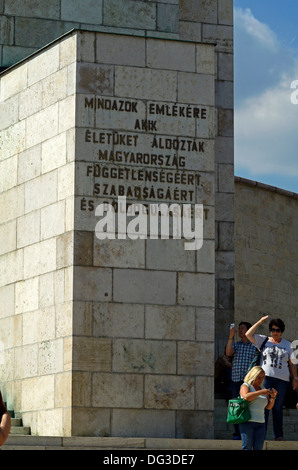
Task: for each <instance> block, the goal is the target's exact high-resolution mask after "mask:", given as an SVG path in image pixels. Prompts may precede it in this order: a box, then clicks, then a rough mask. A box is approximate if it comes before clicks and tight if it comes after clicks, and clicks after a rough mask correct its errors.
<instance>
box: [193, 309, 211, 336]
mask: <svg viewBox="0 0 298 470" xmlns="http://www.w3.org/2000/svg"><path fill="white" fill-rule="evenodd" d="M214 326H215V318H214V310H213V309H208V308H199V307H198V308H196V330H195V331H196V338H195V339H196V340H197V341H210V342H212V341H213V338H214Z"/></svg>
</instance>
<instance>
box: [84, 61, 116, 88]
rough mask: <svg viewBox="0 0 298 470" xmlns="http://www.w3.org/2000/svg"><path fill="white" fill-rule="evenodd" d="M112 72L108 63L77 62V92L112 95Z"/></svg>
mask: <svg viewBox="0 0 298 470" xmlns="http://www.w3.org/2000/svg"><path fill="white" fill-rule="evenodd" d="M113 72H114V69H113V67H112V66H109V65H102V64H87V63H83V62H81V63H79V64H78V70H77V74H78V75H77V91H78V93H94V94H97V95H108V96H111V95H113V87H114V82H113V78H114V77H113Z"/></svg>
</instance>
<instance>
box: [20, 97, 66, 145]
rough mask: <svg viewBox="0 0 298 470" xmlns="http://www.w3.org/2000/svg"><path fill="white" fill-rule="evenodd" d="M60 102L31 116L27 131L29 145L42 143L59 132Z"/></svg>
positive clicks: (27, 122)
mask: <svg viewBox="0 0 298 470" xmlns="http://www.w3.org/2000/svg"><path fill="white" fill-rule="evenodd" d="M58 122H59V121H58V104H57V103H56V104H54V105H53V106H50V107H48V108H46V109H44V110H42V111H40V112H38V113H36V114H34V115H32V116H29V117H28V119H27V121H26V124H27V132H26V142H27V146H28V147H33V146H34V145H37V144H40V143H41V142H43V141H45V140H47V139H50V138H51V137H54V136H55V135H56V134H58Z"/></svg>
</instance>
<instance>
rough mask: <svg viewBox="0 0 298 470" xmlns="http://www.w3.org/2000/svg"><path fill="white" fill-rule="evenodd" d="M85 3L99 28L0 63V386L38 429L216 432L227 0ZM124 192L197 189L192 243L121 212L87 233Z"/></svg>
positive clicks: (145, 195) (223, 309) (170, 199)
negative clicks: (123, 221) (133, 231)
mask: <svg viewBox="0 0 298 470" xmlns="http://www.w3.org/2000/svg"><path fill="white" fill-rule="evenodd" d="M27 3H28V4H29V3H30V2H27ZM27 3H26V4H24V5H22V7H20V6H19V7H18V9H17V10H16V9H15V5H14V4H13V3H12V2H9V1H4V2H2V4H1V6H0V8H2V10H3V12H4V15H3V21H5V22H7V24H9V25H10V28H13V27H14V28H19V30H18V34H16V31H17V29H16V30H15V34H14V35H11V36H10V34H12V30H11V29H9V28H6V29H5V36H3V37H4V39H5V40H4V42H3V46H2V47H1V48H0V49H1V53H2V58H4V57H12V56H13V52H18V54H24V53H25V50H27V51H28V52H29V48H28V46H29V45H30V42H28V41H27V40H26V37H27V39H28V35H27V36H26V34H25V32H24V30H23V29H22V28H21V25H22V24H23V25H24V24H27V23H26V21H25V22H24V21H23V23H22V19H23V20H24V18H25V17H28V18H29V17H30V12H29V13H28V11H27V10H26V8H27V7H28V4H27ZM60 3H61V9H57V11H56V10H55V11H56V13H54V9H52V10H51V12H50V13H49V11H45V10H44V8H42V9H41V10H38V13H36V15H35V18H34V22H33V19H32V18H31V19H30V24H31V26H32V28H31V29H32V33H33V34H32V36H31V38H33V37H36V38H37V37H39V36H38V34H37V32H38V28H39V27H37V24H39V25H40V21H41V22H44V21H48V20H49V17H48V18H45V16H47V15H50V16H52V17H51V21H50V22H51V25H52V26H54V24H55V27H56V28H58V29H59V28H60V30H61V31H62V30H63V28H65V27H66V26H65V22H64V21H63V19H65V18H66V17H67V18H68V19H69V21H70V22H75V21H76V20H77V17H75V16H74V13H72V15H70V12H69V11H68V14H66V9H67V3H66V2H64V1H63V0H61V2H60ZM87 3H88V8H87V9H85V8H83V10H81V9H80V19H81V21H82V22H83V23H84V24H86V26H87V25H88V22H89V23H92V24H93V27H92V29H96V30H101V32H98V31H97V32H95V31H94V32H92V31H89V32H88V31H85V32H83V31H81V32H80V31H74V32H72V33H69V34H68V35H66V36H64V37H61V38H60V39H59V40H57V41H55V42H54V43H52V44H51V45H49V46H47V47H45V48H44V49H43V50H42V51H40V52H39V53H37V54H35V55H33V56H32V57H29V58H28V59H26V60H24V61H23V62H21V63H20V64H18V65H17V66H15V67H13V68H12V69H11V70H7V71H6V72H5V73H4V74H2V75H1V77H0V78H1V82H0V86H1V88H0V100H1V116H0V144H1V145H0V175H1V176H0V201H1V206H0V224H1V225H0V240H1V244H0V250H1V251H0V299H1V302H2V305H3V310H2V313H1V319H0V325H1V329H0V331H1V336H0V341H2V344H3V347H4V358H3V360H4V364H5V366H4V367H3V368H2V372H1V377H0V379H1V383H2V390H3V391H4V396H5V398H6V400H7V401H8V403H9V405H10V406H11V407H12V408H14V409H15V410H17V411H21V412H22V414H23V420H24V424H25V425H29V426H31V429H32V432H33V433H34V434H41V435H42V434H47V435H94V436H95V435H100V436H155V437H185V438H187V437H193V438H201V437H212V435H213V387H214V383H213V364H214V348H215V346H216V336H217V338H218V337H220V335H221V333H220V332H219V333H218V334H217V335H216V336H215V332H214V326H215V310H217V312H218V313H220V315H219V316H218V318H219V321H217V323H218V324H219V325H220V326H221V325H222V324H224V323H225V321H226V320H228V319H229V316H231V314H232V300H231V292H232V280H233V260H232V257H233V253H232V245H233V236H232V229H233V211H232V205H233V204H232V203H233V187H232V183H231V181H232V182H233V181H234V178H233V175H232V169H233V154H232V150H233V145H232V144H233V137H232V127H231V122H232V102H231V90H232V60H231V58H232V43H231V40H232V2H231V1H228V0H222V1H219V2H217V1H215V0H212V1H210V2H207V3H208V5H207V3H206V2H201V1H200V0H192V1H187V2H186V1H180V3H178V1H176V0H173V1H172V2H168V3H167V4H165V3H163V2H159V1H156V2H150V3H147V2H143V1H133V2H132V1H127V2H120V1H117V2H116V0H113V5H114V8H113V9H111V4H112V2H111V1H110V0H109V2H107V1H105V0H102V2H100V3H101V6H102V8H101V9H100V14H99V12H97V13H96V16H94V17H91V20H90V11H91V10H92V8H94V7H95V2H93V0H90V1H88V2H87ZM98 3H99V2H96V6H97V7H98ZM120 3H121V5H122V6H121V5H120ZM119 5H120V6H121V8H120V9H119V8H118V7H119ZM20 8H21V10H20ZM144 9H145V10H146V15H144V11H145V10H144ZM148 9H150V14H147V13H148ZM94 11H95V10H94ZM96 11H97V10H96ZM86 12H87V13H86ZM88 12H89V13H88ZM170 13H171V14H170ZM174 13H175V14H174ZM76 14H78V11H76ZM12 15H15V21H12V17H13V16H12ZM28 15H29V16H28ZM53 15H54V16H53ZM84 15H85V16H84ZM62 17H63V18H62ZM28 18H27V19H28ZM170 19H171V21H170ZM87 20H88V21H87ZM28 21H29V20H28ZM33 23H34V24H33ZM83 23H82V24H83ZM34 25H35V26H34ZM73 25H74V24H73ZM44 26H46V25H44ZM48 26H49V25H48ZM89 26H90V25H89ZM88 29H90V28H89V27H88ZM45 31H46V30H45ZM47 31H53V28H50V29H49V30H47ZM21 32H22V33H23V36H22V37H23V40H22V41H21V42H22V44H21V46H20V48H21V49H22V50H21V49H19V48H18V49H17V44H16V43H14V44H12V39H10V38H12V37H14V38H20V37H21ZM34 32H35V33H36V36H34ZM119 32H121V33H122V34H119ZM115 33H117V34H115ZM125 33H126V34H125ZM56 36H58V34H57V35H56ZM148 36H151V37H148ZM180 39H183V40H182V41H181V40H180ZM15 41H16V39H15ZM26 41H27V42H26ZM26 47H27V49H26ZM31 47H32V49H30V52H31V50H32V51H33V50H34V48H36V47H37V43H36V44H35V43H34V45H33V44H31V45H30V48H31ZM2 63H4V62H2ZM6 64H7V62H6ZM9 65H11V64H9ZM2 110H3V112H2ZM119 196H121V197H123V196H125V197H126V202H128V204H131V203H135V202H139V203H141V204H143V205H144V206H145V207H147V208H148V205H149V204H160V203H166V204H168V205H170V204H172V203H176V204H180V206H181V207H182V204H188V203H189V204H192V205H194V204H202V205H203V208H204V219H203V221H204V233H203V246H202V248H201V249H199V250H186V249H185V240H183V239H172V237H171V239H161V237H160V236H159V237H158V239H152V238H150V233H149V231H146V232H143V233H142V234H141V235H142V236H141V237H140V238H139V239H136V240H132V239H131V238H129V237H128V236H126V237H119V236H118V231H117V228H118V226H116V231H115V238H112V237H108V238H104V237H103V236H102V237H101V238H104V239H101V240H100V239H99V238H98V237H97V236H96V234H95V230H96V227H97V223H98V222H99V221H100V217H99V216H98V215H96V208H97V207H98V206H100V204H102V203H103V202H106V203H111V204H114V205H113V207H114V208H116V207H117V202H118V197H119ZM117 214H118V212H117V211H115V217H117ZM116 223H118V219H116ZM148 227H149V225H148V226H147V228H148ZM159 235H160V232H159ZM2 242H3V243H2ZM219 331H221V328H219Z"/></svg>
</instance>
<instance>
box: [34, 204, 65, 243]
mask: <svg viewBox="0 0 298 470" xmlns="http://www.w3.org/2000/svg"><path fill="white" fill-rule="evenodd" d="M40 222H41V226H40V230H41V240H45V239H46V238H51V237H55V236H57V235H61V234H62V233H64V232H65V202H64V201H59V202H57V203H55V204H52V205H50V206H47V207H44V208H42V209H41V215H40Z"/></svg>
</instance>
